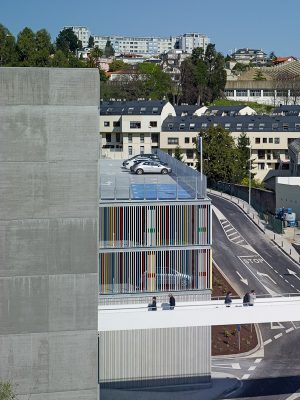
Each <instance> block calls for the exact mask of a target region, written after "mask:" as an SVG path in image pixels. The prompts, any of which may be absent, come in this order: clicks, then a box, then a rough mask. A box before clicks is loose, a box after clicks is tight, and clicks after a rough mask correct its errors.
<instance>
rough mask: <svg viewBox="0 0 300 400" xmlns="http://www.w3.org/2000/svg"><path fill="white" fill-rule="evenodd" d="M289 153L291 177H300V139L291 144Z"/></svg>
mask: <svg viewBox="0 0 300 400" xmlns="http://www.w3.org/2000/svg"><path fill="white" fill-rule="evenodd" d="M288 151H289V159H290V168H289V170H290V173H291V176H300V137H299V138H298V139H295V140H293V141H292V142H291V143H290V145H289V150H288ZM299 218H300V215H299Z"/></svg>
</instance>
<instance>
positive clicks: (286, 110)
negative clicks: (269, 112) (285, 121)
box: [273, 105, 300, 115]
mask: <svg viewBox="0 0 300 400" xmlns="http://www.w3.org/2000/svg"><path fill="white" fill-rule="evenodd" d="M273 114H284V115H299V114H300V105H281V106H280V107H275V108H274V110H273Z"/></svg>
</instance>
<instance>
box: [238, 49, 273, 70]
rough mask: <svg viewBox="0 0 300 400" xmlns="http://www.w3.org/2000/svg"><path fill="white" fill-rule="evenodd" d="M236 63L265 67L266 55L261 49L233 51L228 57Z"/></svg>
mask: <svg viewBox="0 0 300 400" xmlns="http://www.w3.org/2000/svg"><path fill="white" fill-rule="evenodd" d="M230 57H231V58H233V59H234V60H235V61H236V62H239V63H242V64H249V63H251V64H253V65H255V66H262V65H266V64H267V62H268V61H269V59H268V56H267V54H266V53H265V52H264V51H263V50H262V49H249V48H243V49H238V50H235V52H234V53H232V54H231V56H230Z"/></svg>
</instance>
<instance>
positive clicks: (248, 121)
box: [160, 115, 300, 180]
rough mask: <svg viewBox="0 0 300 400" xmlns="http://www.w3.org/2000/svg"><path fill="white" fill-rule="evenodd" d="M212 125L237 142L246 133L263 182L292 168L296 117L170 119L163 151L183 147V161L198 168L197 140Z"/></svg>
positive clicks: (299, 125)
mask: <svg viewBox="0 0 300 400" xmlns="http://www.w3.org/2000/svg"><path fill="white" fill-rule="evenodd" d="M211 125H212V126H218V125H221V126H222V127H224V128H225V129H226V130H228V131H229V132H230V133H231V135H232V137H233V138H234V139H235V140H236V141H237V139H238V137H239V136H240V135H241V133H242V132H244V133H246V135H247V137H249V140H250V144H251V157H252V159H254V161H253V162H252V171H253V173H255V174H256V175H255V177H256V179H259V180H263V179H264V177H265V176H266V175H267V173H268V172H269V171H270V170H273V169H279V168H288V163H289V154H288V146H289V144H290V143H291V142H292V141H293V140H295V139H296V138H299V137H300V121H299V118H298V117H294V116H292V117H288V116H286V117H282V116H268V115H234V116H220V117H218V116H200V117H197V116H187V117H168V118H166V119H165V120H164V122H163V124H162V130H161V134H160V148H161V149H162V150H164V151H167V152H168V154H170V155H174V153H175V149H176V147H177V146H179V147H180V148H181V149H182V151H183V161H184V162H186V163H187V165H189V166H191V167H195V166H196V163H197V159H196V154H195V145H194V143H195V139H196V137H197V136H198V134H199V132H200V131H201V130H203V129H206V128H208V127H209V126H211Z"/></svg>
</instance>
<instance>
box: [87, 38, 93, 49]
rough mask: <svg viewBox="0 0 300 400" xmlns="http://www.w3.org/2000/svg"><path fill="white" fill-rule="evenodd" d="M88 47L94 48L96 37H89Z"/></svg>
mask: <svg viewBox="0 0 300 400" xmlns="http://www.w3.org/2000/svg"><path fill="white" fill-rule="evenodd" d="M88 47H94V37H93V36H90V37H89V43H88Z"/></svg>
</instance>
